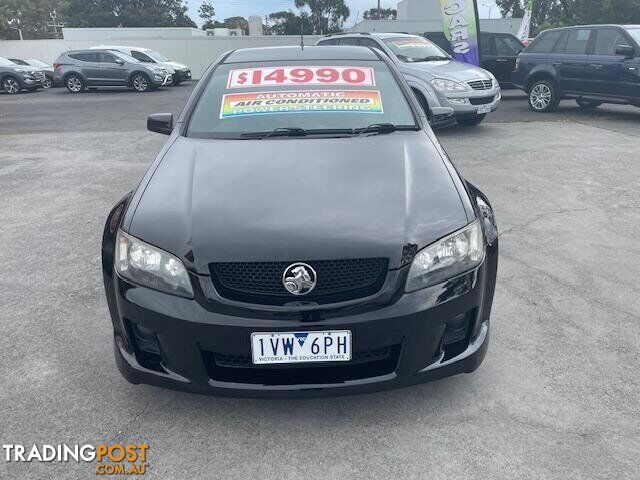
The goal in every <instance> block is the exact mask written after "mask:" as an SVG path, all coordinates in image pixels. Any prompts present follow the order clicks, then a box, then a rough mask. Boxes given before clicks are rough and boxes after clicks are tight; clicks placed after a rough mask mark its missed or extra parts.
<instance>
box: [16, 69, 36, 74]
mask: <svg viewBox="0 0 640 480" xmlns="http://www.w3.org/2000/svg"><path fill="white" fill-rule="evenodd" d="M15 71H16V72H20V73H33V72H32V71H31V70H25V69H24V68H16V69H15Z"/></svg>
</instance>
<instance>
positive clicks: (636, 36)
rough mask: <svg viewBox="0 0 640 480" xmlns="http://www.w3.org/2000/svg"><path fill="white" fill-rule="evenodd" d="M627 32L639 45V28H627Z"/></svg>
mask: <svg viewBox="0 0 640 480" xmlns="http://www.w3.org/2000/svg"><path fill="white" fill-rule="evenodd" d="M627 32H629V34H630V35H631V36H632V37H633V39H634V40H635V41H636V43H637V44H638V45H640V28H628V29H627Z"/></svg>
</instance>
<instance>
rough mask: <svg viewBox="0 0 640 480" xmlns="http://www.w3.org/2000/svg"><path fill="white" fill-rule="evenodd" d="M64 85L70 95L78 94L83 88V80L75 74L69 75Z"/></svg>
mask: <svg viewBox="0 0 640 480" xmlns="http://www.w3.org/2000/svg"><path fill="white" fill-rule="evenodd" d="M64 83H65V85H66V86H67V90H69V91H70V92H71V93H80V92H82V91H83V90H84V88H85V84H84V80H83V79H82V78H81V77H79V76H78V75H75V74H72V75H69V76H68V77H67V79H66V80H65V82H64Z"/></svg>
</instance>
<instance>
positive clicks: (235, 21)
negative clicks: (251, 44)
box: [224, 17, 249, 35]
mask: <svg viewBox="0 0 640 480" xmlns="http://www.w3.org/2000/svg"><path fill="white" fill-rule="evenodd" d="M224 26H225V28H240V29H241V30H242V31H243V32H244V34H245V35H249V20H247V19H246V18H244V17H229V18H225V19H224Z"/></svg>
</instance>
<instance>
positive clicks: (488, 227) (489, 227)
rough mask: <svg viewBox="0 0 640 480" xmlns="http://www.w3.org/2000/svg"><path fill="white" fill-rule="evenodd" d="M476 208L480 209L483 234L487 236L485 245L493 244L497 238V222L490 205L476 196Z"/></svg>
mask: <svg viewBox="0 0 640 480" xmlns="http://www.w3.org/2000/svg"><path fill="white" fill-rule="evenodd" d="M476 203H477V204H478V209H479V210H480V219H481V220H482V223H483V224H484V234H485V236H486V237H487V245H493V242H495V241H496V239H497V238H498V224H497V222H496V217H495V215H494V214H493V210H491V207H490V206H489V205H487V203H486V202H485V201H484V200H482V199H481V198H480V197H478V198H476Z"/></svg>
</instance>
